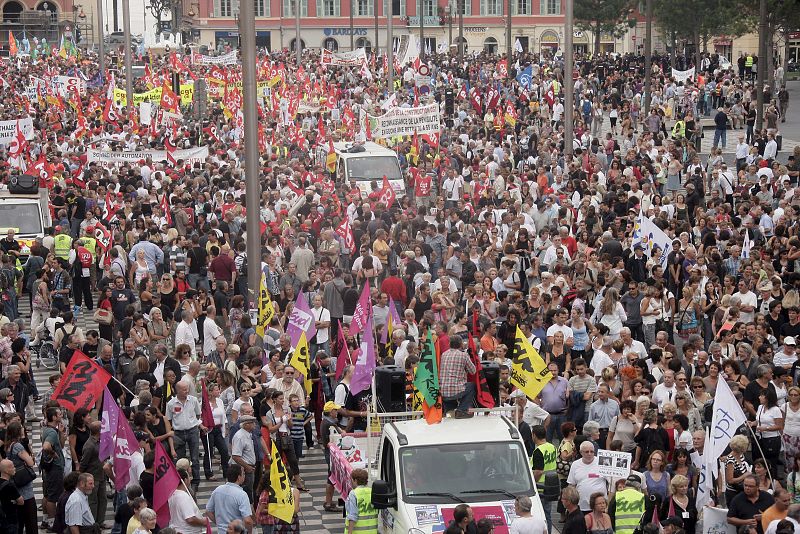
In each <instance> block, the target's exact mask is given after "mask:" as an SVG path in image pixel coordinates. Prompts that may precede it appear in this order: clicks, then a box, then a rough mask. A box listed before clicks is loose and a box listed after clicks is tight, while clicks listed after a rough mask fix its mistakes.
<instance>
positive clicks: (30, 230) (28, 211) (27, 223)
mask: <svg viewBox="0 0 800 534" xmlns="http://www.w3.org/2000/svg"><path fill="white" fill-rule="evenodd" d="M8 228H14V230H15V231H16V233H17V234H18V235H22V236H25V235H36V234H41V233H42V232H43V228H42V216H41V214H40V212H39V205H38V204H7V203H2V202H0V229H3V231H4V232H5V231H6V229H8Z"/></svg>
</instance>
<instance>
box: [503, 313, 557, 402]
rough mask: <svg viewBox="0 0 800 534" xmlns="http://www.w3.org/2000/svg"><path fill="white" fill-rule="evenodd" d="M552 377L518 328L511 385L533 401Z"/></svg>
mask: <svg viewBox="0 0 800 534" xmlns="http://www.w3.org/2000/svg"><path fill="white" fill-rule="evenodd" d="M552 377H553V375H552V373H550V371H549V370H548V369H547V364H545V363H544V360H543V359H542V357H541V356H539V353H538V352H537V351H536V349H535V348H533V345H531V342H530V341H528V338H527V337H525V334H523V333H522V330H520V328H519V326H517V335H516V337H515V339H514V347H513V348H512V349H511V383H512V384H513V385H515V386H517V387H518V388H519V389H521V390H522V391H523V393H525V395H526V396H527V397H528V398H529V399H531V400H533V399H535V398H536V397H537V396H538V395H539V393H540V392H541V391H542V389H544V386H545V385H546V384H547V383H548V382H549V381H550V379H551V378H552Z"/></svg>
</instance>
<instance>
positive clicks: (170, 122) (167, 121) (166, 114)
mask: <svg viewBox="0 0 800 534" xmlns="http://www.w3.org/2000/svg"><path fill="white" fill-rule="evenodd" d="M143 103H144V102H143ZM181 124H183V115H181V114H180V113H172V112H171V111H166V110H161V121H160V126H163V127H164V128H167V129H172V128H173V127H176V128H180V126H181Z"/></svg>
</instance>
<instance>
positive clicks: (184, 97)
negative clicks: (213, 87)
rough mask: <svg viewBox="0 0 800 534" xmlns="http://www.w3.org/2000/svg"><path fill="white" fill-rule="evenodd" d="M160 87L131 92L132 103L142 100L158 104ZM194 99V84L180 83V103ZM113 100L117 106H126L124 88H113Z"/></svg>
mask: <svg viewBox="0 0 800 534" xmlns="http://www.w3.org/2000/svg"><path fill="white" fill-rule="evenodd" d="M161 92H162V89H161V87H155V88H153V89H150V90H149V91H145V92H144V93H133V105H134V106H138V105H139V104H141V103H142V102H153V103H154V104H156V105H158V104H159V103H160V102H161ZM193 100H194V84H193V83H182V84H181V105H183V106H185V105H187V104H191V103H192V101H193ZM114 102H115V103H116V104H117V105H119V106H126V105H127V103H128V97H127V95H126V94H125V89H119V88H115V89H114Z"/></svg>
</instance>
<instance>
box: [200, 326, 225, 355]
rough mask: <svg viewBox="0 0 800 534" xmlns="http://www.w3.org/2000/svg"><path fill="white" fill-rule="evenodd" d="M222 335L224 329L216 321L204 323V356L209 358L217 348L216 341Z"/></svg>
mask: <svg viewBox="0 0 800 534" xmlns="http://www.w3.org/2000/svg"><path fill="white" fill-rule="evenodd" d="M221 335H222V329H221V328H220V327H219V325H218V324H217V322H216V321H213V320H211V319H207V320H205V321H203V354H204V355H206V356H208V355H209V354H211V352H212V351H213V350H214V349H215V348H216V345H215V342H216V339H217V338H218V337H219V336H221Z"/></svg>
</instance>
